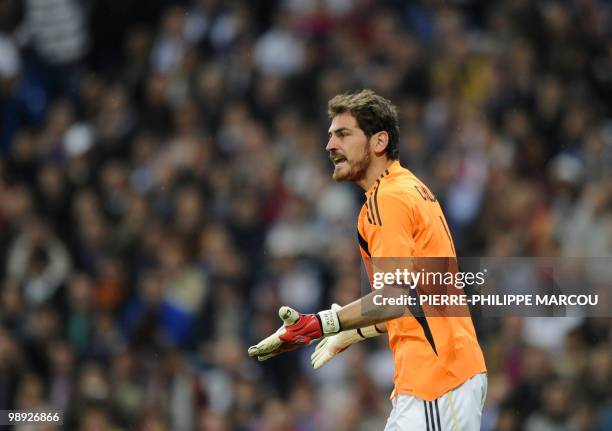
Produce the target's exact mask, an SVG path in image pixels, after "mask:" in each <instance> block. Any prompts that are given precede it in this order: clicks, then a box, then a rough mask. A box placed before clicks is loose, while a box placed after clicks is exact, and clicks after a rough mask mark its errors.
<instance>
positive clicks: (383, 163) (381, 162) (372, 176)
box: [356, 157, 395, 192]
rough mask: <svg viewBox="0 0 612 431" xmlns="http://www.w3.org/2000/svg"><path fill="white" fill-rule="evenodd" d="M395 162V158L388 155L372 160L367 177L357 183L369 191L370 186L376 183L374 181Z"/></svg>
mask: <svg viewBox="0 0 612 431" xmlns="http://www.w3.org/2000/svg"><path fill="white" fill-rule="evenodd" d="M393 162H395V160H390V159H387V158H386V157H381V158H380V159H377V160H375V161H372V163H371V164H370V167H369V168H368V171H367V172H366V175H365V177H363V179H361V180H359V181H356V183H357V185H358V186H359V187H361V188H362V189H363V190H365V191H366V192H367V191H368V190H370V187H372V184H374V181H376V179H377V178H378V177H380V176H381V175H382V174H383V172H385V169H387V168H388V167H389V166H391V165H392V164H393Z"/></svg>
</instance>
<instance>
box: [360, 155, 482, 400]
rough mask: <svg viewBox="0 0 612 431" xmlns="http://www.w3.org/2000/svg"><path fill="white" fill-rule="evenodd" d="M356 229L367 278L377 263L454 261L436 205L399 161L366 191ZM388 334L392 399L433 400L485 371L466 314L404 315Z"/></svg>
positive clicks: (440, 211) (427, 191)
mask: <svg viewBox="0 0 612 431" xmlns="http://www.w3.org/2000/svg"><path fill="white" fill-rule="evenodd" d="M357 230H358V237H359V247H360V251H361V254H362V257H363V258H364V261H366V262H369V263H370V265H367V264H366V267H367V268H368V266H369V269H368V272H369V273H370V278H371V277H372V273H371V271H372V270H371V262H372V261H373V260H375V259H378V258H385V259H387V258H389V259H390V258H407V257H416V258H420V257H448V258H452V261H453V262H455V257H456V254H455V249H454V245H453V241H452V239H451V236H450V231H449V229H448V226H447V224H446V220H445V218H444V215H443V213H442V209H441V208H440V205H439V203H438V202H437V200H436V198H435V197H434V196H433V194H432V193H431V191H429V189H428V188H427V187H426V186H425V185H424V184H423V183H422V182H421V181H420V180H419V179H418V178H417V177H416V176H414V174H412V173H411V172H410V171H408V170H407V169H405V168H403V167H402V166H401V165H400V163H399V161H395V162H393V163H392V164H391V165H390V166H389V168H388V169H387V170H385V172H384V173H383V174H382V175H381V176H380V177H379V178H378V179H377V180H376V181H375V183H374V184H373V185H372V186H371V187H370V189H369V190H368V191H367V192H366V202H365V203H364V205H363V208H362V209H361V212H360V214H359V222H358V226H357ZM418 290H419V288H418V287H417V291H418ZM464 316H466V315H465V314H464ZM387 331H388V334H389V344H390V347H391V350H392V351H393V358H394V367H395V369H394V390H393V394H392V395H391V396H392V397H394V396H395V395H398V394H409V395H414V396H417V397H419V398H421V399H424V400H428V401H431V400H434V399H436V398H438V397H439V396H441V395H443V394H444V393H446V392H448V391H449V390H452V389H454V388H456V387H458V386H460V385H461V384H462V383H463V382H465V381H466V380H468V379H470V378H471V377H472V376H474V375H476V374H478V373H483V372H485V371H486V367H485V363H484V358H483V354H482V351H481V349H480V346H479V344H478V340H477V338H476V332H475V330H474V325H473V323H472V319H471V317H469V314H468V315H467V317H450V316H441V317H431V316H429V317H428V316H427V315H424V316H423V315H421V316H418V315H417V317H414V315H412V314H410V315H408V314H407V315H406V316H405V317H400V318H398V319H394V320H390V321H388V322H387Z"/></svg>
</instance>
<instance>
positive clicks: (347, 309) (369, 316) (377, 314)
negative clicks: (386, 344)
mask: <svg viewBox="0 0 612 431" xmlns="http://www.w3.org/2000/svg"><path fill="white" fill-rule="evenodd" d="M398 290H399V289H395V288H391V287H386V288H383V289H381V290H378V291H376V292H372V293H369V294H368V295H365V296H363V297H362V298H360V299H357V300H356V301H353V302H351V303H350V304H348V305H345V306H344V307H342V308H341V309H340V310H338V319H339V320H340V325H341V327H342V330H343V331H345V330H348V329H357V328H363V327H365V326H370V325H375V324H377V325H376V327H377V329H378V330H380V331H381V332H385V331H386V325H384V323H383V322H386V321H388V320H392V319H396V318H398V317H402V316H404V315H405V314H406V313H408V311H407V309H406V307H404V306H402V305H397V306H393V305H376V304H374V296H375V295H381V294H382V295H386V296H391V295H394V294H397V293H398Z"/></svg>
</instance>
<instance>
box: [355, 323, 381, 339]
mask: <svg viewBox="0 0 612 431" xmlns="http://www.w3.org/2000/svg"><path fill="white" fill-rule="evenodd" d="M357 332H358V333H359V335H361V336H362V337H363V338H372V337H378V336H379V335H380V331H379V330H378V329H376V325H371V326H366V327H365V328H359V329H358V330H357Z"/></svg>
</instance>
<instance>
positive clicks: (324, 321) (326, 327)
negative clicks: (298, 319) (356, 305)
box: [317, 310, 342, 335]
mask: <svg viewBox="0 0 612 431" xmlns="http://www.w3.org/2000/svg"><path fill="white" fill-rule="evenodd" d="M317 315H318V316H319V319H321V329H322V330H323V334H324V335H328V334H335V333H337V332H340V331H341V330H342V328H341V326H340V320H338V313H336V312H335V311H334V310H323V311H319V312H318V313H317Z"/></svg>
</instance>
